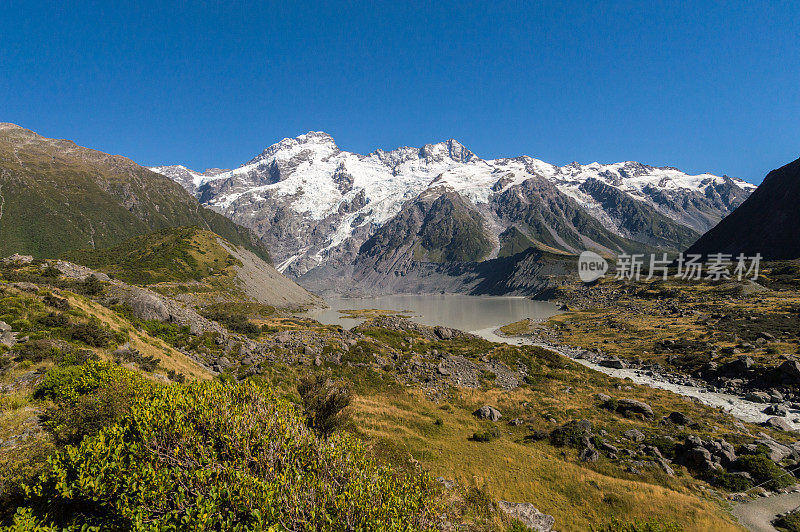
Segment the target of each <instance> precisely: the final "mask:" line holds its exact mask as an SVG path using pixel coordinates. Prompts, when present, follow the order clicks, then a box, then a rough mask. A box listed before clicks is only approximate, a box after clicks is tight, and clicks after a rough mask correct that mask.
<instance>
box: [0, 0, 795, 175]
mask: <svg viewBox="0 0 800 532" xmlns="http://www.w3.org/2000/svg"><path fill="white" fill-rule="evenodd" d="M168 3H169V2H149V1H145V0H141V1H138V2H131V3H128V2H116V1H115V2H108V1H102V2H94V3H89V2H68V1H65V2H59V3H57V2H38V1H33V0H21V1H18V0H10V1H9V0H5V1H4V2H2V3H0V21H2V22H1V24H0V26H1V27H2V30H0V121H5V122H14V123H17V124H20V125H22V126H24V127H27V128H30V129H33V130H35V131H37V132H39V133H41V134H43V135H45V136H50V137H59V138H69V139H73V140H75V141H76V142H78V143H79V144H82V145H86V146H89V147H94V148H97V149H100V150H103V151H107V152H112V153H119V154H123V155H126V156H128V157H131V158H132V159H134V160H136V161H137V162H140V163H142V164H147V165H152V164H160V163H184V164H187V165H188V166H190V167H194V168H197V169H203V168H205V167H209V166H221V167H235V166H238V165H239V164H241V163H243V162H245V161H246V160H248V159H249V158H251V157H252V156H254V155H256V154H257V153H258V152H260V151H261V150H262V149H263V148H264V147H266V146H268V145H269V144H272V143H273V142H276V141H278V140H280V139H281V138H283V137H291V136H296V135H298V134H300V133H304V132H306V131H308V130H323V131H327V132H328V133H330V134H331V135H333V137H334V138H335V139H336V141H337V143H338V144H339V146H340V147H341V148H342V149H346V150H350V151H356V152H360V153H367V152H369V151H372V150H374V149H376V148H384V149H389V148H393V147H396V146H403V145H411V146H419V145H422V144H424V143H427V142H433V141H438V140H443V139H446V138H450V137H454V138H457V139H459V140H460V141H461V142H463V143H464V144H465V145H466V146H467V147H469V148H470V149H472V150H473V151H474V152H476V153H477V154H478V155H480V156H482V157H485V158H492V157H499V156H515V155H521V154H527V155H532V156H535V157H538V158H541V159H544V160H546V161H549V162H553V163H558V164H565V163H568V162H571V161H573V160H577V161H579V162H592V161H595V160H597V161H600V162H615V161H619V160H638V161H641V162H645V163H651V164H656V165H672V166H677V167H679V168H681V169H684V170H687V171H691V172H700V171H711V172H714V173H718V174H722V173H727V174H728V175H733V176H738V177H742V178H744V179H747V180H749V181H752V182H756V183H758V182H760V181H761V179H762V177H763V175H764V174H765V173H766V172H767V171H768V170H770V169H772V168H775V167H777V166H780V165H782V164H784V163H786V162H789V161H791V160H793V159H795V158H797V157H798V156H800V142H799V141H800V129H798V124H800V36H799V35H798V33H799V32H798V31H797V24H798V20H800V7H798V4H800V3H798V2H783V1H769V2H767V1H747V2H723V1H694V2H693V1H687V2H677V1H661V2H659V1H637V2H602V1H580V2H569V1H565V2H557V1H552V2H533V1H530V2H480V3H479V2H474V3H473V2H445V1H440V2H406V1H404V2H364V3H341V4H340V3H339V2H325V3H322V2H319V3H318V2H313V1H307V2H292V1H281V2H275V3H270V2H252V3H246V2H234V1H229V2H203V3H200V2H197V3H192V2H184V3H182V4H183V7H165V5H166V4H168ZM337 4H340V5H337Z"/></svg>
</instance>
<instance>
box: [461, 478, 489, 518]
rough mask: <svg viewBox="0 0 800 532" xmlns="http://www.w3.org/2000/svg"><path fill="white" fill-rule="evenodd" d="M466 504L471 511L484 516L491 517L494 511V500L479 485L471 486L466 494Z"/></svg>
mask: <svg viewBox="0 0 800 532" xmlns="http://www.w3.org/2000/svg"><path fill="white" fill-rule="evenodd" d="M464 504H465V505H466V507H467V509H468V511H469V513H474V514H476V515H479V516H481V517H484V518H489V517H491V515H492V513H493V512H494V501H492V498H491V497H490V496H489V494H488V493H486V490H483V489H481V488H478V487H475V486H473V487H471V488H469V489H468V490H467V492H466V493H465V494H464Z"/></svg>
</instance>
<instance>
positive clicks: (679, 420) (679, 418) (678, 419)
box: [664, 412, 694, 427]
mask: <svg viewBox="0 0 800 532" xmlns="http://www.w3.org/2000/svg"><path fill="white" fill-rule="evenodd" d="M664 419H665V420H667V421H669V422H670V423H672V424H674V425H680V426H682V427H685V426H687V425H693V424H694V421H692V419H691V418H689V417H688V416H686V415H685V414H684V413H683V412H671V413H670V414H669V415H668V416H667V417H665V418H664Z"/></svg>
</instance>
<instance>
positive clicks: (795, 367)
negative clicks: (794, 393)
mask: <svg viewBox="0 0 800 532" xmlns="http://www.w3.org/2000/svg"><path fill="white" fill-rule="evenodd" d="M778 375H779V376H780V379H781V381H782V382H783V383H784V384H800V361H797V360H787V361H785V362H784V363H783V364H781V365H780V366H778Z"/></svg>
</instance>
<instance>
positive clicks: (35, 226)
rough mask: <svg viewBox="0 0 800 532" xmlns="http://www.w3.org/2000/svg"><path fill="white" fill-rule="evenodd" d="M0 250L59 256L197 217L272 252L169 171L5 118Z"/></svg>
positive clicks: (0, 133) (0, 145) (195, 221)
mask: <svg viewBox="0 0 800 532" xmlns="http://www.w3.org/2000/svg"><path fill="white" fill-rule="evenodd" d="M0 197H2V200H1V201H0V203H1V204H2V211H0V255H4V256H5V255H10V254H12V253H22V254H29V255H34V256H36V257H47V256H58V255H61V254H62V253H64V252H66V251H69V250H72V249H78V248H83V247H95V248H102V247H108V246H111V245H114V244H116V243H119V242H121V241H122V240H125V239H126V238H129V237H133V236H137V235H141V234H146V233H149V232H152V231H154V230H158V229H161V228H165V227H172V226H186V225H198V226H200V227H203V228H206V229H209V230H212V231H214V232H215V233H217V234H219V235H220V236H222V237H224V238H226V239H228V240H229V241H231V242H233V243H234V244H237V245H242V246H244V247H247V248H248V249H250V250H252V251H254V252H256V253H257V254H259V255H260V256H261V258H263V259H265V260H270V257H269V253H268V251H267V249H266V248H265V246H264V245H263V243H261V241H260V240H259V239H258V238H257V237H256V236H255V235H254V234H253V233H252V232H251V231H250V230H249V229H246V228H244V227H241V226H239V225H237V224H235V223H234V222H232V221H231V220H228V219H227V218H225V217H223V216H221V215H220V214H218V213H215V212H213V211H211V210H209V209H207V208H205V207H203V206H201V205H199V204H198V203H197V201H196V200H195V199H194V198H193V197H192V196H191V195H189V194H187V193H186V191H185V190H184V189H183V188H182V187H180V186H178V184H176V183H175V182H174V181H173V180H172V179H168V178H165V176H163V175H161V174H158V173H156V172H152V171H150V170H149V169H146V168H144V167H142V166H139V165H138V164H136V163H135V162H133V161H132V160H130V159H128V158H126V157H123V156H121V155H110V154H107V153H104V152H101V151H97V150H93V149H90V148H85V147H82V146H79V145H78V144H76V143H75V142H73V141H71V140H65V139H49V138H46V137H43V136H41V135H39V134H37V133H35V132H33V131H31V130H29V129H26V128H24V127H21V126H18V125H16V124H8V123H3V124H0Z"/></svg>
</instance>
